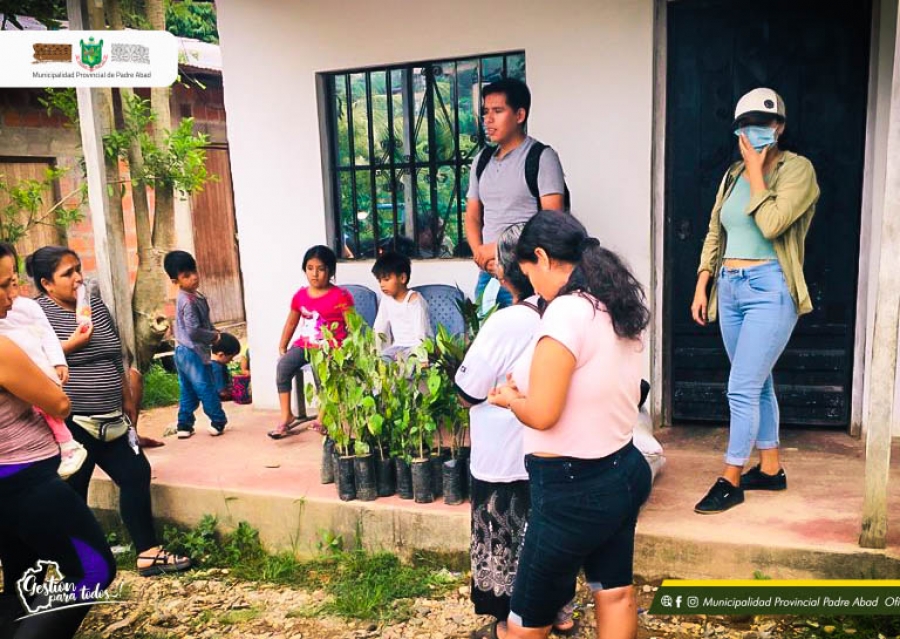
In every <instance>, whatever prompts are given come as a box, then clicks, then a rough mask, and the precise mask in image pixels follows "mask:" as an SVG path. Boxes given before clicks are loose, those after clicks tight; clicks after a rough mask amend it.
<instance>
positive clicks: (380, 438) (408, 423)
mask: <svg viewBox="0 0 900 639" xmlns="http://www.w3.org/2000/svg"><path fill="white" fill-rule="evenodd" d="M323 333H324V334H325V337H326V343H325V344H323V345H322V346H321V348H317V349H313V350H311V351H310V363H311V364H312V367H313V369H314V370H315V371H316V375H317V378H318V380H319V384H318V389H317V391H313V389H312V388H307V395H308V399H312V395H313V393H314V392H318V397H319V406H320V408H319V419H320V420H321V421H322V424H323V426H324V427H325V429H326V430H327V432H328V436H329V437H331V438H332V439H333V440H334V442H335V446H336V448H337V450H338V451H340V454H342V455H351V454H356V455H366V454H369V453H373V454H376V455H378V456H379V457H380V458H382V459H384V458H386V457H387V456H388V455H394V456H397V457H403V458H405V459H406V460H407V461H409V460H411V459H413V458H420V459H424V458H426V456H427V453H428V452H429V451H432V450H434V449H435V447H436V445H437V446H438V447H439V446H440V445H442V444H443V443H444V442H443V441H442V440H441V437H442V434H447V435H449V436H450V439H451V441H450V443H451V449H452V451H453V454H454V455H456V454H457V453H458V450H459V447H460V445H461V444H462V442H463V441H464V440H465V434H466V429H467V428H468V426H469V412H468V411H467V410H466V409H464V408H463V407H462V406H461V405H460V403H459V400H458V397H457V393H456V389H455V387H454V384H453V377H454V375H455V374H456V368H457V367H458V366H459V364H460V363H461V362H462V357H463V355H464V354H465V349H466V347H467V343H466V341H465V338H464V337H454V336H453V335H451V334H450V333H448V332H447V331H446V330H445V329H444V327H443V326H441V327H439V332H438V335H437V336H436V337H435V338H434V339H428V340H426V341H425V342H424V343H423V344H422V345H421V346H420V347H418V348H417V349H416V350H415V351H414V353H412V354H411V356H409V357H407V358H399V359H397V360H391V361H385V360H384V359H382V357H381V354H380V352H379V349H378V346H377V344H376V339H375V333H374V332H373V331H372V330H371V329H369V327H368V325H367V324H366V323H365V320H364V319H363V318H362V316H360V315H359V313H357V312H355V311H354V312H351V313H349V314H348V315H347V337H346V339H344V341H343V342H342V343H341V344H340V345H339V346H332V345H331V341H332V340H331V334H330V332H329V330H328V329H327V328H325V329H323ZM386 389H390V392H387V391H386ZM351 440H353V441H354V448H353V450H352V451H351V449H350V442H351Z"/></svg>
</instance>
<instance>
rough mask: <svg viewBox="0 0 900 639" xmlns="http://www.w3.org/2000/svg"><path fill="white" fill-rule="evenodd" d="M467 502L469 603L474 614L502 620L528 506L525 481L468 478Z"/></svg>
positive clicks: (509, 593) (503, 619)
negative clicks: (469, 510)
mask: <svg viewBox="0 0 900 639" xmlns="http://www.w3.org/2000/svg"><path fill="white" fill-rule="evenodd" d="M471 501H472V546H471V550H470V554H471V558H472V595H471V597H472V603H473V604H475V612H476V613H477V614H479V615H491V616H493V617H495V618H496V619H498V620H500V621H505V620H506V618H507V617H508V616H509V601H510V596H511V595H512V589H513V583H514V582H515V580H516V568H517V567H518V565H519V551H520V549H521V546H522V539H523V537H524V535H525V523H526V521H527V520H528V511H529V508H530V505H531V499H530V496H529V492H528V481H527V480H523V481H513V482H508V483H492V482H485V481H480V480H478V479H475V478H474V477H472V486H471Z"/></svg>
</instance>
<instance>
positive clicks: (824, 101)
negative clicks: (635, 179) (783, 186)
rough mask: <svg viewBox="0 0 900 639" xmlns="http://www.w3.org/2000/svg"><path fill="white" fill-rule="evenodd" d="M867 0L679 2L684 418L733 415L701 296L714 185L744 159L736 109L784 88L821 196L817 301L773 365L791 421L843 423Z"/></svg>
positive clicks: (671, 254)
mask: <svg viewBox="0 0 900 639" xmlns="http://www.w3.org/2000/svg"><path fill="white" fill-rule="evenodd" d="M870 15H871V7H870V2H869V1H867V0H855V1H853V2H822V1H821V0H752V1H747V0H683V1H679V2H671V3H669V5H668V71H667V83H668V86H667V93H666V100H667V106H666V111H667V113H666V117H667V121H666V241H665V251H666V256H665V260H666V268H665V276H664V277H665V295H666V318H667V325H666V329H665V330H666V353H665V358H666V359H665V362H666V365H665V371H666V374H667V380H666V381H667V389H668V392H669V397H668V400H667V401H669V402H670V406H671V417H672V421H673V422H676V423H678V422H682V423H685V422H690V423H695V422H716V423H722V422H725V421H727V419H728V404H727V400H726V397H725V391H726V387H727V380H728V369H729V364H728V359H727V356H726V354H725V351H724V348H723V347H722V340H721V336H720V334H719V327H718V325H717V324H713V325H711V326H708V327H706V328H701V327H699V326H697V325H695V324H694V323H693V322H692V321H691V319H690V304H691V300H692V298H693V292H694V284H695V282H696V269H697V264H698V261H699V257H700V249H701V246H702V244H703V239H704V237H705V234H706V229H707V225H708V222H709V214H710V210H711V208H712V204H713V200H714V199H715V193H716V189H717V187H718V185H719V182H720V180H721V179H722V176H723V174H724V172H725V170H726V168H727V167H728V165H729V164H730V163H731V162H732V161H733V160H736V159H738V158H739V155H738V152H737V144H736V138H735V137H734V135H733V134H732V130H731V122H732V120H733V115H734V105H735V103H736V102H737V100H738V98H739V97H740V96H741V95H743V94H744V93H745V92H747V91H749V90H750V89H753V88H755V87H758V86H767V87H771V88H773V89H775V90H776V91H778V92H779V93H780V94H781V95H782V97H783V98H784V100H785V104H786V106H787V130H786V133H787V135H788V136H789V139H790V141H791V142H792V145H793V146H794V147H796V150H797V152H799V153H801V154H802V155H805V156H806V157H808V158H809V159H810V160H811V161H812V163H813V164H814V166H815V168H816V173H817V175H818V180H819V185H820V187H821V190H822V195H821V198H820V200H819V205H818V207H817V209H816V216H815V218H814V219H813V223H812V228H811V230H810V232H809V235H808V237H807V244H806V247H807V252H806V264H805V268H804V270H805V273H806V278H807V281H808V284H809V288H810V294H811V297H812V301H813V305H814V306H815V310H814V311H813V313H811V314H809V315H806V316H804V317H802V318H801V319H800V322H799V323H798V325H797V328H796V330H795V331H794V335H793V338H792V339H791V342H790V344H789V345H788V347H787V350H786V351H785V353H784V355H782V357H781V360H780V361H779V362H778V364H777V366H776V368H775V383H776V387H777V392H778V397H779V402H780V405H781V421H782V423H783V424H805V425H819V426H834V427H846V426H847V425H848V424H849V421H850V392H851V378H852V366H853V339H854V322H855V314H856V288H857V287H856V284H857V272H858V259H859V221H860V207H861V197H862V180H863V160H864V149H865V128H866V98H867V90H868V72H869V66H868V63H869V31H870V19H871V18H870Z"/></svg>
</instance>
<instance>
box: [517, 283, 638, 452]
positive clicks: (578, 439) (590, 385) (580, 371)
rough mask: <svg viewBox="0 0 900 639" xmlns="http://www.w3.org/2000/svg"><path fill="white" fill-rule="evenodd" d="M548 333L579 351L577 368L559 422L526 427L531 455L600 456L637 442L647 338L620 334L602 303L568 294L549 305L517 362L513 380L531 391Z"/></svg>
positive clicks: (520, 388)
mask: <svg viewBox="0 0 900 639" xmlns="http://www.w3.org/2000/svg"><path fill="white" fill-rule="evenodd" d="M542 337H551V338H553V339H554V340H556V341H557V342H559V343H560V344H562V345H563V346H565V347H566V349H568V350H569V352H570V353H572V355H574V356H575V370H574V372H573V373H572V380H571V382H570V383H569V391H568V394H567V395H566V400H565V402H566V403H565V406H564V407H563V411H562V414H561V415H560V418H559V421H558V422H556V424H554V425H553V426H552V427H551V428H548V429H547V430H535V429H532V428H526V429H525V444H524V448H525V454H529V453H549V454H552V455H560V456H566V457H577V458H580V459H598V458H600V457H606V456H607V455H610V454H612V453H614V452H616V451H617V450H619V449H620V448H622V447H623V446H624V445H625V444H627V443H628V442H629V441H631V439H632V436H633V432H634V425H635V423H636V422H637V418H638V401H639V400H640V397H641V371H642V363H641V352H642V351H643V344H642V342H641V340H638V339H624V338H621V337H619V336H618V335H616V333H615V330H614V329H613V325H612V319H611V318H610V316H609V313H607V312H606V308H605V307H604V306H603V305H602V304H601V305H600V308H599V309H595V308H594V305H593V304H592V303H591V301H589V300H588V299H585V298H584V297H582V296H581V295H578V294H569V295H562V296H560V297H558V298H556V299H554V300H553V301H552V302H551V303H550V304H548V305H547V308H546V309H545V310H544V315H543V317H542V318H541V325H540V327H539V328H538V330H537V333H536V335H535V336H534V340H533V341H532V343H531V344H530V345H529V347H528V348H527V349H526V351H525V353H524V354H523V355H522V358H521V359H519V361H518V362H516V365H515V367H514V370H513V379H514V380H515V382H516V385H517V386H518V387H519V391H521V392H522V393H523V394H525V395H528V387H529V382H530V373H531V361H532V359H533V357H534V348H535V346H536V345H537V343H538V341H539V340H540V339H541V338H542ZM548 374H551V373H548Z"/></svg>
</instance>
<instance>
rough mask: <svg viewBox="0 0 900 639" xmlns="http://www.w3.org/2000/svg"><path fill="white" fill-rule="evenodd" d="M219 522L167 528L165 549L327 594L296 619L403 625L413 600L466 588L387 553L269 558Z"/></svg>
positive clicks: (255, 537) (425, 565) (456, 578)
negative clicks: (320, 616) (321, 616)
mask: <svg viewBox="0 0 900 639" xmlns="http://www.w3.org/2000/svg"><path fill="white" fill-rule="evenodd" d="M216 525H217V521H216V518H215V517H213V516H211V515H206V516H205V517H203V519H202V520H201V521H200V523H199V524H198V525H197V527H196V528H193V529H182V528H177V527H172V526H167V527H166V528H165V531H164V533H163V539H164V545H165V546H166V548H167V549H169V550H170V551H172V552H176V553H178V554H184V555H187V556H189V557H191V558H192V559H195V560H196V561H198V562H199V563H200V564H201V565H202V566H205V567H208V568H228V569H229V574H230V576H232V577H235V578H238V579H243V580H246V581H257V582H266V583H274V584H281V585H288V586H293V587H300V588H308V589H313V590H324V591H325V592H326V593H327V594H328V595H329V597H328V599H327V601H325V602H323V603H322V605H321V606H316V607H313V609H310V610H306V609H302V610H300V609H298V610H296V611H292V612H293V614H295V615H296V616H298V617H299V616H309V615H315V614H316V613H318V612H327V613H331V614H335V615H338V616H341V617H349V618H353V619H364V620H378V621H386V620H392V621H397V620H402V619H406V618H408V617H409V602H410V600H411V599H413V598H415V597H439V596H441V595H443V594H444V593H445V592H447V591H448V590H449V589H451V588H453V587H456V586H458V585H460V584H461V583H462V578H461V576H460V575H459V574H454V573H451V572H449V571H448V570H447V569H446V568H443V567H440V566H437V565H435V564H434V563H432V562H428V561H425V562H422V564H414V565H407V564H404V563H402V562H401V561H400V560H399V559H398V558H397V556H396V555H393V554H391V553H387V552H381V553H368V552H365V551H363V550H352V551H340V550H338V551H330V552H329V553H328V554H327V555H325V556H323V557H321V558H319V559H315V560H313V561H309V562H301V561H298V560H297V559H296V558H295V557H294V556H293V555H292V554H291V553H279V554H274V555H270V554H268V553H266V551H265V549H264V548H263V546H262V544H261V543H260V541H259V532H258V531H257V530H256V529H254V528H253V527H252V526H250V525H249V524H248V523H247V522H241V523H240V524H238V527H237V528H236V529H235V530H234V531H232V532H229V533H225V534H220V533H218V532H217V530H216Z"/></svg>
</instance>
